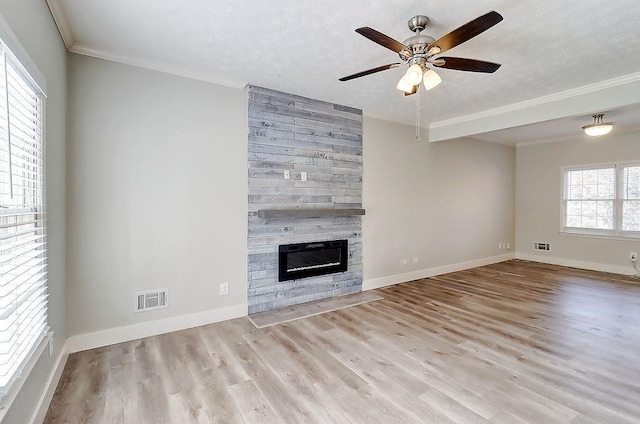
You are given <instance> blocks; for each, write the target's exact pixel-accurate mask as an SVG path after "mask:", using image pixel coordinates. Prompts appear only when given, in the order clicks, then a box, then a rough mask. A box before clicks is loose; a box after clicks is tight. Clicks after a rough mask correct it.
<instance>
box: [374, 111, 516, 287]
mask: <svg viewBox="0 0 640 424" xmlns="http://www.w3.org/2000/svg"><path fill="white" fill-rule="evenodd" d="M364 157H365V162H364V186H363V190H364V192H363V205H364V208H365V209H366V210H367V214H366V215H365V216H364V218H363V233H364V279H365V284H366V283H367V281H369V280H374V279H379V278H383V277H389V276H393V275H398V274H410V273H414V275H419V274H420V272H419V271H421V270H429V269H433V268H438V267H443V266H447V265H451V264H459V263H463V262H469V261H473V260H478V259H482V258H490V257H494V256H498V255H502V254H505V253H508V251H507V250H504V249H503V250H499V249H498V243H499V242H502V243H506V242H509V243H511V246H512V247H513V241H514V229H515V215H514V197H515V192H514V185H515V148H514V147H511V146H505V145H501V144H495V143H489V142H484V141H478V140H470V139H463V140H458V141H446V142H439V143H426V142H418V141H416V140H415V128H413V127H411V126H407V125H401V124H394V123H390V122H386V121H382V120H378V119H373V118H369V117H366V116H365V120H364ZM403 258H405V259H408V264H407V265H406V266H402V265H401V259H403ZM413 258H417V261H418V262H417V263H413ZM415 273H417V274H415ZM423 274H428V272H426V273H423ZM416 278H417V277H416ZM392 280H394V279H392Z"/></svg>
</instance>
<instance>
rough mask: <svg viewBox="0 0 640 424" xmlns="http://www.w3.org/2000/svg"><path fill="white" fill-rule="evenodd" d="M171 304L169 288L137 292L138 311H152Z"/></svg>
mask: <svg viewBox="0 0 640 424" xmlns="http://www.w3.org/2000/svg"><path fill="white" fill-rule="evenodd" d="M167 306H169V298H168V290H167V289H159V290H151V291H145V292H137V293H136V312H143V311H145V312H146V311H152V310H154V309H160V308H166V307H167Z"/></svg>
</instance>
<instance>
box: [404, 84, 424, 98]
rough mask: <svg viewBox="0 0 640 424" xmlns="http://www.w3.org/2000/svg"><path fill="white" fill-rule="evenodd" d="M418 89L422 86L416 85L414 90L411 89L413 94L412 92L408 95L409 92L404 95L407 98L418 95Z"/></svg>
mask: <svg viewBox="0 0 640 424" xmlns="http://www.w3.org/2000/svg"><path fill="white" fill-rule="evenodd" d="M418 87H420V84H416V85H414V86H413V88H412V89H411V92H410V93H407V92H406V91H405V93H404V95H405V96H412V95H414V94H416V93H417V92H418Z"/></svg>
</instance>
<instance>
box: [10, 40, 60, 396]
mask: <svg viewBox="0 0 640 424" xmlns="http://www.w3.org/2000/svg"><path fill="white" fill-rule="evenodd" d="M42 108H43V95H42V93H41V92H40V90H39V89H38V88H37V86H36V85H35V84H34V83H33V81H32V79H31V78H30V77H29V75H28V74H27V73H26V72H25V71H24V68H23V67H22V66H21V65H20V64H19V63H18V62H17V60H16V59H15V58H14V56H13V55H12V54H11V53H10V52H9V50H8V49H7V48H6V46H5V45H4V44H2V42H0V397H2V396H4V395H6V394H7V393H8V392H9V390H10V389H11V387H12V385H13V383H14V382H15V381H16V379H17V378H18V377H19V376H20V374H21V373H22V371H23V369H24V368H25V366H26V364H28V363H29V361H30V359H31V358H32V356H33V354H34V352H35V351H36V349H37V348H38V347H39V346H40V344H41V341H42V340H43V339H44V337H45V336H46V333H47V331H48V326H47V296H48V295H47V277H46V276H47V250H46V244H47V242H46V225H45V224H46V219H45V214H44V151H43V138H42V122H43V111H42Z"/></svg>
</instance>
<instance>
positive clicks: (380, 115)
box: [362, 110, 429, 134]
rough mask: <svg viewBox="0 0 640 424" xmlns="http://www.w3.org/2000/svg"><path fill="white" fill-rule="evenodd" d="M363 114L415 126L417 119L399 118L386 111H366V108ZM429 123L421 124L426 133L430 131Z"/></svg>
mask: <svg viewBox="0 0 640 424" xmlns="http://www.w3.org/2000/svg"><path fill="white" fill-rule="evenodd" d="M362 115H363V116H365V117H367V118H373V119H380V120H382V121H387V122H393V123H395V124H402V125H408V126H410V127H413V128H415V127H416V121H415V119H414V120H412V119H404V118H398V117H396V116H392V115H388V114H386V113H381V112H371V111H366V110H363V111H362ZM428 125H429V124H427V126H425V125H421V126H420V128H421V129H422V130H424V131H425V134H426V133H428V131H429V126H428Z"/></svg>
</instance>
